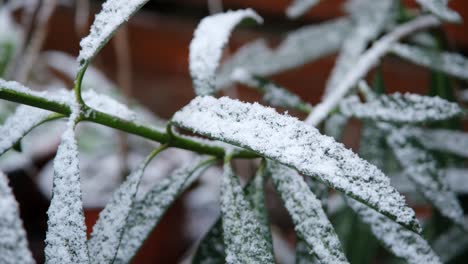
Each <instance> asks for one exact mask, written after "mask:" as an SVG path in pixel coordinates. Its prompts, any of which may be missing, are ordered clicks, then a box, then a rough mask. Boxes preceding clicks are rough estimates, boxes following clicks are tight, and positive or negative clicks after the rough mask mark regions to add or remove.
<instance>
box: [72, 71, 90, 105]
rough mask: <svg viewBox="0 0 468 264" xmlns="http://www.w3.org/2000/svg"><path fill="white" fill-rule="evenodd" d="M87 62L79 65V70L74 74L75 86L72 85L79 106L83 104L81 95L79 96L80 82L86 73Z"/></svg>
mask: <svg viewBox="0 0 468 264" xmlns="http://www.w3.org/2000/svg"><path fill="white" fill-rule="evenodd" d="M88 63H89V62H86V64H84V65H82V66H80V70H79V71H78V73H77V74H76V78H75V87H74V91H75V97H76V101H77V102H78V104H79V105H81V106H84V105H85V102H84V101H83V97H81V84H82V82H83V77H84V75H85V73H86V69H87V68H88Z"/></svg>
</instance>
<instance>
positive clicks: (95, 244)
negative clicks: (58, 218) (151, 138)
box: [88, 149, 161, 263]
mask: <svg viewBox="0 0 468 264" xmlns="http://www.w3.org/2000/svg"><path fill="white" fill-rule="evenodd" d="M160 151H161V149H157V150H156V152H153V153H151V154H150V156H149V157H148V158H146V159H145V161H143V163H142V164H140V166H138V168H137V169H136V170H135V171H134V172H132V173H131V174H130V175H129V176H128V177H127V178H126V180H125V181H124V182H123V183H122V184H121V185H120V187H119V188H118V189H117V190H116V191H115V192H114V194H113V195H112V199H111V201H110V202H109V203H108V204H107V205H106V207H105V208H104V209H103V210H102V211H101V213H100V214H99V219H98V220H97V222H96V224H95V225H94V227H93V232H92V233H91V238H90V239H89V241H88V248H89V252H90V257H91V263H113V261H114V259H115V256H116V254H117V250H118V248H119V246H120V243H121V239H122V234H123V232H124V230H125V226H126V224H127V219H128V217H129V214H130V211H131V209H132V206H133V204H134V201H135V196H136V193H137V190H138V185H139V183H140V181H141V177H142V176H143V173H144V171H145V168H146V166H147V165H148V163H149V162H150V161H151V160H152V158H153V157H154V155H155V154H157V153H159V152H160Z"/></svg>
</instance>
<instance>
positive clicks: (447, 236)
mask: <svg viewBox="0 0 468 264" xmlns="http://www.w3.org/2000/svg"><path fill="white" fill-rule="evenodd" d="M465 225H466V226H468V217H467V216H465ZM432 246H433V247H434V251H435V252H437V254H439V256H440V258H441V259H442V261H443V262H444V263H449V262H450V260H452V259H453V258H455V257H457V256H459V255H460V254H462V253H463V252H466V251H465V250H466V249H467V248H468V233H467V232H466V230H463V229H461V228H460V227H458V226H453V227H451V228H450V229H449V230H447V231H446V232H445V233H442V234H441V235H440V236H439V237H437V238H436V240H435V241H434V243H433V244H432Z"/></svg>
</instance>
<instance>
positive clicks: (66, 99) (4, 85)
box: [0, 79, 73, 107]
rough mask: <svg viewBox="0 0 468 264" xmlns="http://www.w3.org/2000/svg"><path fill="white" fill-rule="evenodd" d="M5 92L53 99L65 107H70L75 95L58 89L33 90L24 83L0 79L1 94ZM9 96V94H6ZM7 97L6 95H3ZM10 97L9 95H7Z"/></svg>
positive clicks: (46, 99) (48, 99)
mask: <svg viewBox="0 0 468 264" xmlns="http://www.w3.org/2000/svg"><path fill="white" fill-rule="evenodd" d="M3 92H9V93H18V94H21V95H22V96H26V97H28V96H34V97H39V98H41V99H43V100H45V101H52V102H55V103H57V104H62V105H64V107H68V104H69V103H70V102H71V99H73V97H71V96H70V93H69V92H65V91H64V90H58V91H33V90H31V89H29V88H28V87H25V86H23V85H22V84H20V83H18V82H15V81H5V80H3V79H0V94H2V93H3ZM6 96H8V95H6ZM3 98H5V97H3ZM6 98H8V97H6Z"/></svg>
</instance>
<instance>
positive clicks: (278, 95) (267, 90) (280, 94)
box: [232, 68, 312, 113]
mask: <svg viewBox="0 0 468 264" xmlns="http://www.w3.org/2000/svg"><path fill="white" fill-rule="evenodd" d="M232 78H233V80H235V81H237V82H239V83H241V84H244V85H247V86H249V87H252V88H255V89H257V90H259V91H260V92H262V93H263V101H265V102H266V103H267V104H269V105H271V106H276V107H284V108H287V109H295V110H298V111H302V112H306V113H309V112H310V111H311V110H312V106H311V105H310V104H308V103H306V102H304V101H303V100H302V99H301V98H300V97H299V96H298V95H296V94H293V93H292V92H290V91H289V90H287V89H285V88H283V87H281V86H279V85H277V84H275V83H273V82H270V81H268V80H267V79H264V78H261V77H258V76H253V75H252V74H250V73H249V72H247V71H246V70H244V69H242V68H238V69H237V70H235V71H234V72H233V74H232Z"/></svg>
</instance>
